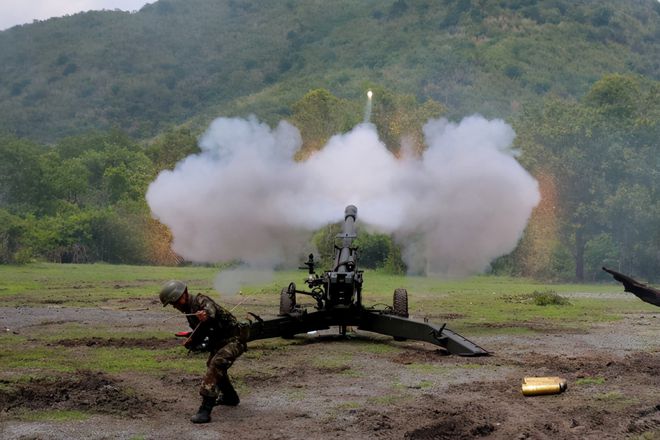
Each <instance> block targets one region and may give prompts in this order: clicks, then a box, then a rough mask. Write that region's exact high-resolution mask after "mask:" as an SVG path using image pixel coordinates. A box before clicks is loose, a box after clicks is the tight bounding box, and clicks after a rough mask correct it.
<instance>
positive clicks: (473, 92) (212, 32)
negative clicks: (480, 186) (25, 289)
mask: <svg viewBox="0 0 660 440" xmlns="http://www.w3.org/2000/svg"><path fill="white" fill-rule="evenodd" d="M659 18H660V4H659V3H658V2H656V1H654V0H629V1H625V2H622V1H616V0H598V1H595V0H585V1H581V2H577V3H576V2H572V1H569V0H553V1H544V2H540V1H536V0H500V1H484V0H444V1H438V2H434V1H431V0H396V1H395V0H390V1H386V2H384V1H377V0H367V1H361V2H354V1H349V0H337V1H333V2H323V1H319V0H315V1H302V0H286V1H274V2H265V1H261V2H260V1H256V0H254V1H248V0H160V1H158V2H155V3H153V4H151V5H147V6H145V7H144V8H143V9H142V10H140V11H139V12H138V13H133V14H131V13H127V12H121V11H103V12H89V13H83V14H76V15H73V16H68V17H63V18H58V19H50V20H47V21H43V22H38V23H34V24H30V25H24V26H17V27H14V28H12V29H9V30H6V31H3V32H0V130H6V131H9V132H11V133H14V134H16V135H18V136H21V137H28V138H32V139H35V140H38V141H42V142H44V141H45V142H54V141H56V140H57V139H60V138H61V137H62V136H65V135H71V134H77V133H81V132H85V131H88V130H90V129H97V128H98V129H107V128H109V127H118V128H120V129H122V130H125V131H127V132H128V133H130V134H131V135H132V136H135V137H137V138H146V137H150V136H153V135H155V134H157V133H159V132H160V131H162V130H163V129H165V128H167V127H170V126H172V125H175V124H181V123H186V122H188V123H192V124H195V125H198V126H200V127H203V126H205V125H206V124H207V123H208V122H209V121H210V120H211V119H212V118H213V117H215V116H218V115H245V114H248V113H256V114H257V115H258V116H259V117H261V118H262V119H265V120H267V121H269V122H273V121H275V120H277V119H279V118H281V117H286V115H287V113H288V112H289V111H290V110H289V109H290V108H291V105H292V103H294V102H295V101H297V100H298V99H300V98H301V97H302V96H303V95H304V93H306V92H307V91H308V90H310V89H312V88H317V87H324V88H327V89H328V90H330V91H331V92H332V93H334V94H336V95H337V96H341V97H346V98H357V97H359V96H360V95H361V94H362V93H363V92H364V90H365V88H366V87H367V86H369V85H380V86H384V87H387V88H389V89H391V90H394V91H396V92H399V93H408V94H413V95H415V96H417V97H418V98H419V99H420V100H422V101H424V100H426V99H427V98H433V99H435V100H437V101H439V102H441V103H442V104H443V105H445V106H446V107H447V108H448V109H449V114H450V116H452V117H458V116H461V115H465V114H469V113H473V112H480V113H482V114H484V115H486V116H498V117H506V116H508V115H510V114H511V113H512V112H515V111H516V110H517V109H519V108H520V105H521V104H524V103H525V102H527V101H529V100H536V99H538V98H539V97H541V96H543V95H546V94H548V93H554V94H557V95H560V96H574V97H577V98H579V97H581V96H582V95H584V94H585V93H586V92H587V91H588V90H589V88H590V87H591V85H592V84H593V83H594V81H596V80H597V79H598V78H600V77H602V76H603V75H604V74H607V73H628V74H635V75H639V76H641V77H646V78H649V79H654V80H658V79H660V28H659V25H658V24H659V23H660V19H659Z"/></svg>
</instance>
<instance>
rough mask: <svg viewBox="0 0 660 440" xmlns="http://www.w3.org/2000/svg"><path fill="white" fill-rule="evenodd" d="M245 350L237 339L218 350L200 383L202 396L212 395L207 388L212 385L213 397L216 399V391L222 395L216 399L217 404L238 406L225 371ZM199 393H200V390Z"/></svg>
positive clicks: (234, 391)
mask: <svg viewBox="0 0 660 440" xmlns="http://www.w3.org/2000/svg"><path fill="white" fill-rule="evenodd" d="M245 349H246V347H245V343H244V342H241V341H240V340H239V339H238V338H232V339H230V340H229V342H228V343H227V344H226V345H225V346H223V347H222V348H221V349H220V350H218V352H217V353H216V354H215V355H214V356H213V358H212V359H210V361H209V364H208V369H207V375H206V377H205V378H204V381H203V382H202V389H203V390H204V394H203V395H213V394H212V393H210V392H209V391H210V390H209V387H210V386H211V385H214V390H213V391H214V392H215V396H216V397H217V394H218V390H219V391H220V392H221V393H222V397H220V398H218V399H217V404H219V405H232V406H235V405H238V403H239V398H238V394H237V393H236V390H234V387H233V386H232V384H231V381H230V380H229V376H228V374H227V370H228V369H229V367H231V366H232V364H233V363H234V361H235V360H236V358H238V357H239V356H240V355H241V354H243V352H244V351H245ZM200 393H202V391H201V390H200Z"/></svg>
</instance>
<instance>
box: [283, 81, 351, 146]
mask: <svg viewBox="0 0 660 440" xmlns="http://www.w3.org/2000/svg"><path fill="white" fill-rule="evenodd" d="M358 121H359V116H358V113H357V111H356V108H355V107H354V105H353V104H352V103H351V102H349V101H346V100H343V99H339V98H337V97H336V96H334V95H333V94H332V93H330V92H329V91H328V90H326V89H315V90H312V91H310V92H308V93H307V94H305V96H303V97H302V98H301V99H300V100H298V101H297V102H296V103H295V104H293V114H292V115H291V122H292V123H293V125H295V126H296V127H298V130H300V134H301V136H302V139H303V146H302V149H301V152H300V154H299V156H300V157H301V158H303V157H306V156H308V155H309V154H311V153H313V152H314V151H318V150H320V149H321V148H322V147H323V146H324V145H325V144H326V142H327V141H328V139H330V137H331V136H333V135H335V134H338V133H344V132H346V131H348V130H350V129H351V128H352V127H353V126H354V125H355V124H357V122H358Z"/></svg>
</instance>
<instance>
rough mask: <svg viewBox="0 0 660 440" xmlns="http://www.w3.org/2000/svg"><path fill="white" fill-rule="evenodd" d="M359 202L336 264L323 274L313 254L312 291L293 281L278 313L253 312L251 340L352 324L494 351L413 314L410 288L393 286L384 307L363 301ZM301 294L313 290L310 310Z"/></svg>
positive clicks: (462, 351) (452, 347)
mask: <svg viewBox="0 0 660 440" xmlns="http://www.w3.org/2000/svg"><path fill="white" fill-rule="evenodd" d="M356 218H357V208H356V207H355V206H353V205H350V206H348V207H346V210H345V212H344V225H343V228H342V232H341V233H340V234H337V237H336V239H338V240H340V241H341V243H340V245H337V243H335V258H334V265H333V267H332V269H331V270H327V271H325V272H324V273H323V275H322V276H319V275H317V274H316V272H315V270H314V269H315V266H316V262H315V261H314V256H313V255H310V256H309V259H308V260H307V262H305V263H304V264H305V266H306V267H301V269H305V270H307V271H308V276H307V279H306V280H305V284H307V286H308V287H309V289H310V290H309V291H304V290H298V289H296V285H295V284H294V283H291V284H289V286H288V287H285V288H284V289H282V292H281V294H280V313H279V317H278V318H275V319H269V320H263V319H261V318H260V317H259V316H257V315H254V314H252V316H253V317H254V318H255V321H254V322H252V323H251V324H250V336H249V340H255V339H266V338H275V337H284V338H290V337H293V336H294V335H296V334H299V333H306V332H310V331H315V330H325V329H328V328H330V327H331V326H338V327H339V329H340V333H341V334H342V335H345V334H346V328H347V327H349V326H355V327H358V329H360V330H366V331H371V332H375V333H381V334H385V335H389V336H392V337H394V339H395V340H397V341H403V340H406V339H414V340H419V341H425V342H429V343H431V344H435V345H438V346H440V347H442V348H444V349H445V350H446V351H448V352H449V353H451V354H457V355H460V356H486V355H488V354H489V353H488V352H487V351H486V350H484V349H483V348H481V347H479V346H478V345H476V344H474V343H472V342H470V341H468V340H467V339H465V338H464V337H462V336H461V335H459V334H457V333H454V332H453V331H451V330H449V329H448V328H446V327H445V324H443V325H442V326H437V325H434V324H430V323H427V322H422V321H416V320H413V319H410V318H408V292H407V291H406V289H396V290H395V291H394V298H393V305H392V306H385V308H384V309H376V308H375V307H369V308H367V307H363V306H362V281H363V278H362V275H363V271H361V270H358V250H357V247H355V246H353V240H354V239H355V238H357V233H356V230H355V220H356ZM296 294H303V295H308V296H311V297H312V298H314V299H315V300H316V307H315V308H316V311H312V312H309V313H308V311H307V309H305V308H302V307H301V306H300V305H298V304H296Z"/></svg>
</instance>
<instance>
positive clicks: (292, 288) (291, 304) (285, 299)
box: [280, 283, 296, 339]
mask: <svg viewBox="0 0 660 440" xmlns="http://www.w3.org/2000/svg"><path fill="white" fill-rule="evenodd" d="M295 308H296V285H295V284H294V283H291V284H289V286H288V287H285V288H283V289H282V291H281V292H280V316H286V315H288V314H290V313H292V312H293V310H294V309H295ZM293 336H294V335H293V333H291V334H289V333H286V334H283V335H282V339H293Z"/></svg>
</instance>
